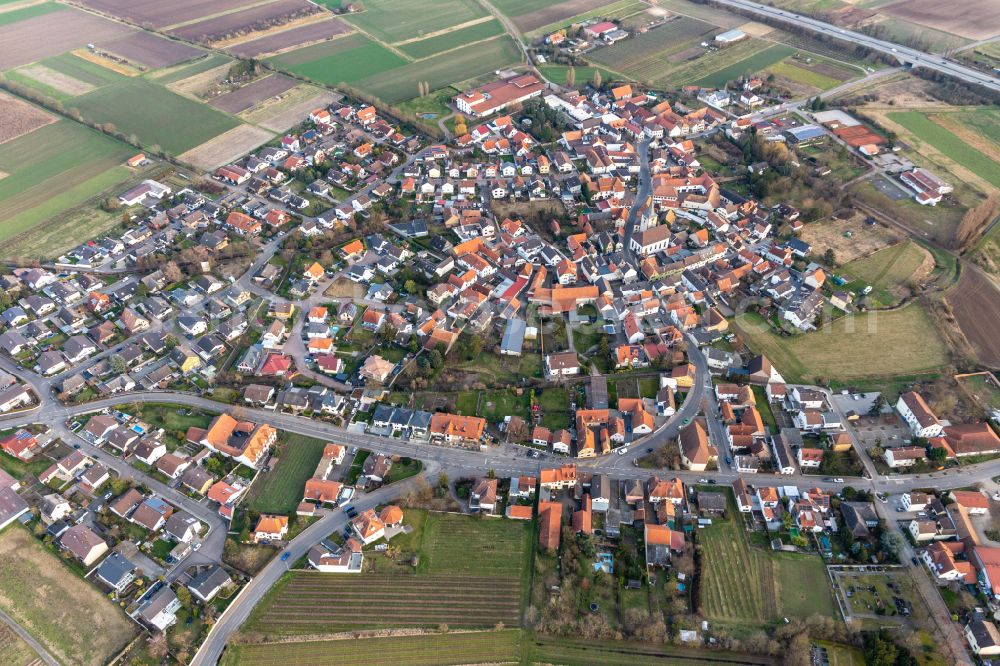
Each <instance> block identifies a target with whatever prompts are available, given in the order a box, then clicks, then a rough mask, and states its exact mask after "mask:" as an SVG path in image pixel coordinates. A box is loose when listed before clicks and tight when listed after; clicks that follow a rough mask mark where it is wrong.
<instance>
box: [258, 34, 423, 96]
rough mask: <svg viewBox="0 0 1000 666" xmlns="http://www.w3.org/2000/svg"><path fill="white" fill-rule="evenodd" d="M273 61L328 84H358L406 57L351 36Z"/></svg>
mask: <svg viewBox="0 0 1000 666" xmlns="http://www.w3.org/2000/svg"><path fill="white" fill-rule="evenodd" d="M271 62H272V63H274V65H275V66H277V67H280V68H282V69H287V70H288V71H290V72H292V73H293V74H298V75H299V76H304V77H306V78H309V79H311V80H313V81H316V82H318V83H325V84H327V85H336V84H338V83H356V82H357V81H360V80H361V79H364V78H367V77H369V76H373V75H375V74H378V73H380V72H384V71H386V70H391V69H393V68H397V67H400V66H401V65H404V64H406V61H405V60H404V59H403V58H400V57H399V56H398V55H396V54H395V53H393V52H392V51H390V50H389V49H387V48H385V47H384V46H382V45H381V44H378V43H377V42H373V41H372V40H370V39H368V38H367V37H365V36H364V35H348V36H346V37H341V38H340V39H335V40H332V41H329V42H323V43H322V44H315V45H313V46H307V47H305V48H302V49H297V50H295V51H289V52H288V53H283V54H281V55H279V56H275V57H274V58H271ZM415 87H416V84H415V83H414V88H415Z"/></svg>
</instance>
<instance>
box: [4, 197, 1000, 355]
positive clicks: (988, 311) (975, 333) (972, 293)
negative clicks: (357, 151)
mask: <svg viewBox="0 0 1000 666" xmlns="http://www.w3.org/2000/svg"><path fill="white" fill-rule="evenodd" d="M0 184H2V183H0ZM946 298H947V301H948V305H950V306H951V310H952V313H953V314H954V315H955V320H956V322H957V323H958V326H959V328H960V329H961V330H962V333H963V334H964V335H965V338H966V339H967V340H968V341H969V344H971V345H972V348H973V349H974V350H975V352H976V356H977V357H978V358H979V361H980V362H981V363H983V364H984V365H987V366H991V367H997V366H1000V336H997V334H996V332H997V326H1000V292H998V290H997V287H996V284H995V283H994V282H993V281H992V280H991V279H990V278H988V277H987V276H985V275H984V274H983V273H982V272H981V271H979V270H976V269H974V268H967V269H966V270H963V271H962V278H961V279H960V280H959V281H958V284H957V285H955V287H954V288H952V290H951V291H950V292H948V295H947V297H946Z"/></svg>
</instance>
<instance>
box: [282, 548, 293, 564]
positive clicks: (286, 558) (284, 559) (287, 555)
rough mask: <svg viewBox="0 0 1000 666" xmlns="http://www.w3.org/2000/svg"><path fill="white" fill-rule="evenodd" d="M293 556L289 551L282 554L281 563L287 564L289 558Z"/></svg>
mask: <svg viewBox="0 0 1000 666" xmlns="http://www.w3.org/2000/svg"><path fill="white" fill-rule="evenodd" d="M291 556H292V554H291V553H290V552H288V551H287V550H286V551H285V552H283V553H282V554H281V561H282V562H285V561H287V560H288V558H289V557H291Z"/></svg>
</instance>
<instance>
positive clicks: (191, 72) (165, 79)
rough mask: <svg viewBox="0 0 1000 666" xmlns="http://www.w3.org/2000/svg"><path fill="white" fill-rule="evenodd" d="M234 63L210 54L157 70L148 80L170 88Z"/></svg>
mask: <svg viewBox="0 0 1000 666" xmlns="http://www.w3.org/2000/svg"><path fill="white" fill-rule="evenodd" d="M232 63H233V61H232V59H231V58H227V57H226V56H224V55H222V54H221V53H209V54H206V55H205V56H204V57H202V58H199V59H198V60H195V61H194V62H190V63H183V64H179V65H175V66H173V67H167V68H164V69H160V70H157V71H155V72H152V73H150V74H148V75H147V76H146V78H148V79H149V80H151V81H156V82H157V83H161V84H163V85H165V86H170V85H172V84H175V83H177V82H178V81H183V80H184V79H188V78H191V77H193V76H197V75H199V74H204V73H205V72H208V71H211V70H213V69H217V68H220V67H222V66H223V65H231V64H232Z"/></svg>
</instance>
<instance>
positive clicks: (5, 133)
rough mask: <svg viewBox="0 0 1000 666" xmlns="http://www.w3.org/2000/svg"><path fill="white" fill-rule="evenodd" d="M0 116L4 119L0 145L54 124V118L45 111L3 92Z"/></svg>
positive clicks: (1, 127) (0, 131) (0, 101)
mask: <svg viewBox="0 0 1000 666" xmlns="http://www.w3.org/2000/svg"><path fill="white" fill-rule="evenodd" d="M0 116H2V117H3V119H4V122H3V125H0V144H3V143H6V142H7V141H10V140H12V139H16V138H18V137H19V136H24V135H25V134H30V133H31V132H34V131H35V130H37V129H38V128H39V127H44V126H45V125H48V124H50V123H54V122H56V117H55V116H53V115H51V114H50V113H48V112H47V111H43V110H42V109H40V108H38V107H36V106H34V105H32V104H29V103H28V102H25V101H24V100H21V99H18V98H17V97H14V96H13V95H8V94H7V93H3V92H0Z"/></svg>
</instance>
